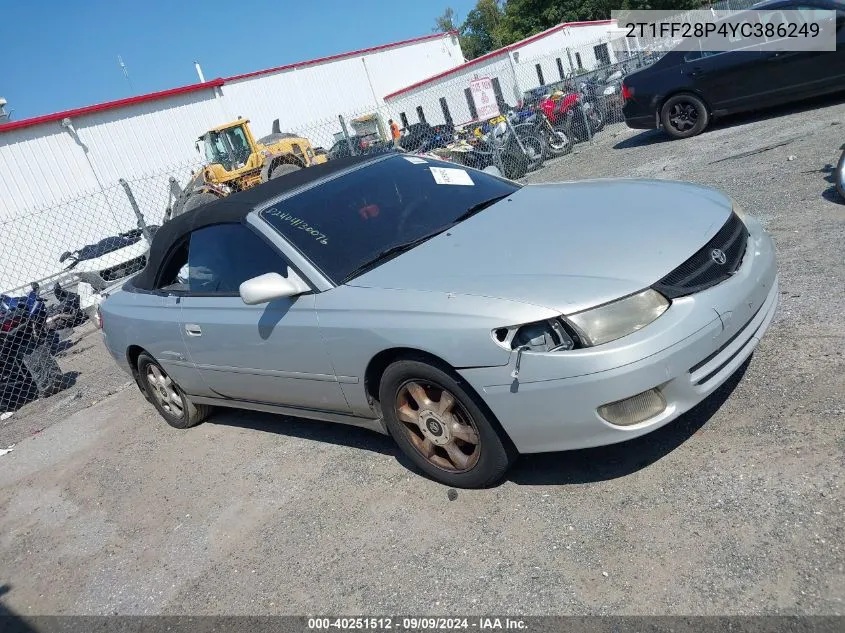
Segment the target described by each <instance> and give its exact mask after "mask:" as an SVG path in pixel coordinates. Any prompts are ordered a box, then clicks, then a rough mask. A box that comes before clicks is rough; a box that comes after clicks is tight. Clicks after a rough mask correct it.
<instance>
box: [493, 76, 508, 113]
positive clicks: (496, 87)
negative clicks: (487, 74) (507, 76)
mask: <svg viewBox="0 0 845 633" xmlns="http://www.w3.org/2000/svg"><path fill="white" fill-rule="evenodd" d="M492 84H493V94H494V95H496V104H497V105H498V106H499V112H503V111H504V110H506V109H507V108H506V107H505V106H506V105H507V104H506V103H505V95H503V94H502V85H501V84H500V83H499V78H498V77H493V80H492Z"/></svg>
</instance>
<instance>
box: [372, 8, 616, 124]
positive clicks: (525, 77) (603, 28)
mask: <svg viewBox="0 0 845 633" xmlns="http://www.w3.org/2000/svg"><path fill="white" fill-rule="evenodd" d="M611 34H614V35H615V36H616V37H618V36H619V33H618V30H617V29H615V28H614V25H613V24H595V25H582V26H567V27H565V28H562V29H550V31H549V33H548V35H546V36H545V37H542V38H539V39H533V38H528V39H529V40H531V41H529V42H527V43H525V44H520V43H517V44H514V45H512V46H510V47H508V48H507V49H504V50H502V52H501V53H499V54H498V55H492V56H491V57H489V58H486V59H484V60H482V61H480V62H475V63H473V62H470V63H467V64H466V65H465V66H464V67H462V68H461V69H459V70H456V71H455V72H452V73H450V74H448V75H447V76H445V77H441V78H438V79H432V80H431V81H427V82H425V83H424V84H423V85H421V86H419V87H417V88H413V89H411V90H407V91H404V92H402V93H401V94H398V95H396V96H392V97H390V98H388V99H387V100H386V101H387V104H388V110H389V113H390V115H391V116H392V117H393V118H394V120H399V117H400V115H401V113H402V112H404V113H405V114H406V116H407V118H408V122H409V123H416V122H418V120H419V117H418V116H417V112H416V108H417V106H421V107H422V108H423V112H424V114H425V118H426V121H427V122H428V123H431V124H433V125H434V124H438V123H444V122H445V117H444V116H443V114H442V108H441V106H440V99H441V98H445V99H446V102H447V103H448V105H449V111H450V113H451V115H452V119H453V121H454V123H455V124H456V125H457V124H460V123H466V122H468V121H470V120H471V119H472V117H471V116H470V110H469V106H468V105H467V101H466V96H465V93H464V90H465V89H466V88H469V85H470V81H472V80H473V79H475V78H479V77H490V78H491V79H493V78H498V80H499V84H500V86H501V90H502V96H503V97H504V100H505V101H506V102H507V103H508V104H510V105H515V104H516V102H517V101H518V100H519V99H521V98H522V95H523V94H524V92H525V91H527V90H530V89H531V88H535V87H537V86H539V85H540V80H539V77H538V75H537V68H536V66H537V64H539V65H540V66H541V68H542V72H543V80H544V83H545V84H550V83H554V82H556V81H560V79H561V75H560V69H559V68H558V65H557V59H560V60H561V66H562V67H563V72H564V74H566V75H569V74H571V73H572V72H574V71H575V70H576V69H577V68H578V65H577V57H576V55H575V54H576V53H578V54H579V55H580V57H581V65H582V67H583V69H584V70H587V71H589V70H593V69H595V68H596V67H597V66H599V65H600V63H599V61H598V60H597V59H596V54H595V50H594V46H596V45H598V44H607V51H608V57H609V58H610V62H611V63H614V62H615V61H617V60H616V56H615V54H614V50H613V45H611V44H610V37H611ZM570 60H571V63H570Z"/></svg>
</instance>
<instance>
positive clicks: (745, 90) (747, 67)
mask: <svg viewBox="0 0 845 633" xmlns="http://www.w3.org/2000/svg"><path fill="white" fill-rule="evenodd" d="M743 44H744V42H743V41H742V38H741V37H736V38H732V39H731V45H732V46H733V47H734V48H733V50H729V51H712V50H707V44H706V41H702V44H701V46H702V47H703V48H704V50H703V51H696V50H693V51H688V52H687V53H685V54H684V58H683V59H684V61H683V64H682V66H681V73H682V74H683V75H684V76H685V78H686V80H687V81H689V82H690V85H691V87H693V88H694V89H695V90H696V91H697V92H698V93H700V94H701V95H702V96H703V97H704V99H705V101H707V103H708V104H709V105H710V108H711V110H714V111H721V112H723V113H724V112H731V111H737V110H744V109H747V108H750V107H754V106H756V105H761V104H758V100H759V95H760V93H761V92H762V91H763V90H765V84H764V82H762V81H760V80H759V77H758V74H759V71H760V67H761V65H762V64H763V61H764V58H763V54H762V53H761V51H760V50H759V47H756V46H743Z"/></svg>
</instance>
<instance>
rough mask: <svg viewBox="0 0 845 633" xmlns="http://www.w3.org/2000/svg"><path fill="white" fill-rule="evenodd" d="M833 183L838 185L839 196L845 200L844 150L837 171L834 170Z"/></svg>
mask: <svg viewBox="0 0 845 633" xmlns="http://www.w3.org/2000/svg"><path fill="white" fill-rule="evenodd" d="M833 183H834V184H835V185H836V191H838V192H839V197H840V198H842V200H843V201H845V152H842V156H840V157H839V163H838V164H837V165H836V171H835V172H833Z"/></svg>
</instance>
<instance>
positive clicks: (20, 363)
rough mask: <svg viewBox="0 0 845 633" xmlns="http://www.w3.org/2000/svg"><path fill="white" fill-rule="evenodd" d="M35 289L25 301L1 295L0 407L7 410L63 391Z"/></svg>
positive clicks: (41, 306) (42, 305) (44, 314)
mask: <svg viewBox="0 0 845 633" xmlns="http://www.w3.org/2000/svg"><path fill="white" fill-rule="evenodd" d="M34 286H35V287H33V289H32V290H31V291H30V292H29V293H28V294H27V295H26V296H24V297H11V296H9V295H5V294H4V295H0V404H1V405H2V407H3V408H7V409H16V408H17V407H19V406H20V405H22V404H24V403H25V402H27V401H28V400H29V399H31V398H32V397H33V396H34V395H37V396H39V397H42V398H45V397H47V396H50V395H53V394H54V393H56V392H57V391H59V390H61V388H62V371H61V369H60V368H59V364H58V363H57V362H56V359H55V358H54V357H53V354H52V352H51V350H50V345H49V343H48V340H47V338H46V337H45V336H44V334H45V330H46V328H45V324H46V321H47V316H48V315H47V307H46V305H45V303H44V300H43V299H42V298H41V297H40V296H39V295H38V290H37V284H34Z"/></svg>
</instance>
